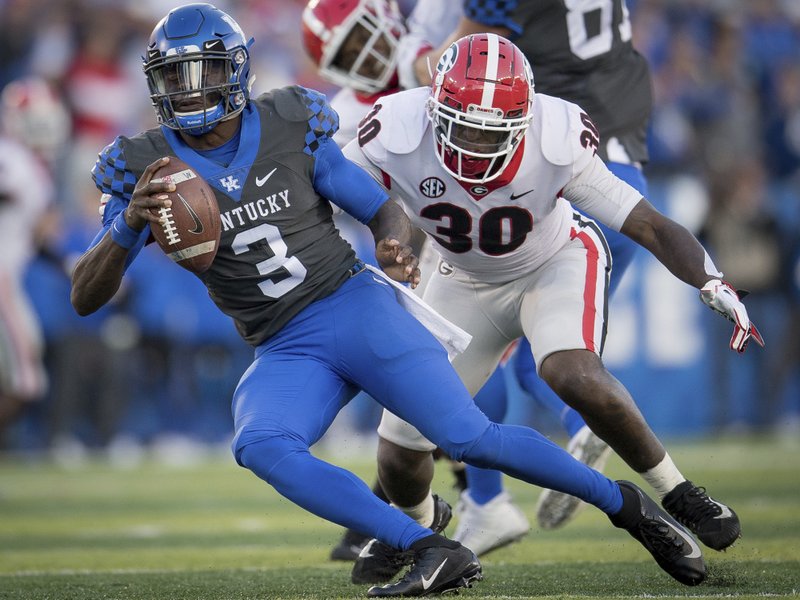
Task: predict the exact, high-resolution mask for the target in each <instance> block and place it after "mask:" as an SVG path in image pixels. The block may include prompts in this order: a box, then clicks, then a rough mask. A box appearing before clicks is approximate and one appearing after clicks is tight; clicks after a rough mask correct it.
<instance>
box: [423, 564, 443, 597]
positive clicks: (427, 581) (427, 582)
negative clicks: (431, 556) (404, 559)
mask: <svg viewBox="0 0 800 600" xmlns="http://www.w3.org/2000/svg"><path fill="white" fill-rule="evenodd" d="M446 562H447V559H446V558H445V559H444V560H443V561H442V564H440V565H439V566H438V567H437V568H436V570H435V571H434V572H433V575H431V578H430V579H425V576H424V575H422V576H421V579H422V589H424V590H427V589H428V588H429V587H431V584H432V583H433V580H434V579H436V578H437V577H438V576H439V573H440V572H441V571H442V569H443V568H444V563H446Z"/></svg>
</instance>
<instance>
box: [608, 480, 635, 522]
mask: <svg viewBox="0 0 800 600" xmlns="http://www.w3.org/2000/svg"><path fill="white" fill-rule="evenodd" d="M618 487H619V491H620V498H621V499H622V504H621V505H620V507H619V508H618V509H617V511H616V512H610V513H607V514H608V516H609V518H610V519H611V523H612V524H613V525H614V527H620V528H622V529H627V528H628V527H632V526H633V525H635V524H636V523H638V522H639V519H641V518H642V513H641V512H640V511H639V499H638V498H637V494H636V492H634V491H633V490H632V489H630V488H628V487H622V486H618ZM626 507H628V510H624V509H625V508H626Z"/></svg>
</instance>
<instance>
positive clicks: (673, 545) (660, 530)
mask: <svg viewBox="0 0 800 600" xmlns="http://www.w3.org/2000/svg"><path fill="white" fill-rule="evenodd" d="M639 531H640V532H641V533H642V537H643V538H645V539H646V540H647V542H648V543H649V545H650V546H652V547H653V549H654V550H656V552H658V553H659V554H660V555H661V556H663V557H664V558H666V559H667V560H669V561H674V560H675V559H677V558H680V557H681V556H683V541H682V540H681V539H679V538H678V537H676V536H675V534H674V533H673V531H672V529H671V528H670V527H669V526H667V525H665V524H664V523H660V522H659V521H654V520H652V519H646V520H645V521H644V522H643V523H642V524H641V525H640V526H639Z"/></svg>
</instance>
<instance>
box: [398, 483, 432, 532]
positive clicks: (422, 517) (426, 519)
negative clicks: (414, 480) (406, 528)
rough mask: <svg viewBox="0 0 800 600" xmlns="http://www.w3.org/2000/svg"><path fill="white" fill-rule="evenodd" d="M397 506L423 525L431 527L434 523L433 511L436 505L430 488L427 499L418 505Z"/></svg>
mask: <svg viewBox="0 0 800 600" xmlns="http://www.w3.org/2000/svg"><path fill="white" fill-rule="evenodd" d="M392 506H394V505H392ZM395 508H397V509H399V510H401V511H402V512H404V513H405V514H407V515H408V516H409V517H411V518H412V519H414V520H415V521H416V522H417V523H419V524H420V525H422V526H423V527H430V526H431V525H432V524H433V513H434V510H435V508H436V505H435V503H434V501H433V494H431V491H430V490H428V495H427V496H426V497H425V499H424V500H423V501H422V502H420V503H419V504H417V505H416V506H396V507H395Z"/></svg>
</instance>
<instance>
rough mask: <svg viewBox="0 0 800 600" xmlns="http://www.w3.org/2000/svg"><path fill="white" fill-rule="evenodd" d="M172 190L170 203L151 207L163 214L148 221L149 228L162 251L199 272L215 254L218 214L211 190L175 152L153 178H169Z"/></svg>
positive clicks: (157, 213) (186, 267)
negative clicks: (165, 205) (159, 221)
mask: <svg viewBox="0 0 800 600" xmlns="http://www.w3.org/2000/svg"><path fill="white" fill-rule="evenodd" d="M169 180H171V181H172V182H173V183H174V184H175V191H174V192H170V193H169V194H168V195H169V197H170V199H171V200H172V206H171V207H169V208H161V209H159V210H156V209H151V210H152V212H153V214H155V215H157V216H159V217H161V218H162V222H161V224H158V223H151V224H150V231H151V232H152V234H153V237H154V238H155V240H156V243H158V245H159V246H160V247H161V249H162V250H163V251H164V253H165V254H166V255H167V256H169V257H170V258H171V259H172V260H174V261H175V262H176V263H178V264H179V265H180V266H182V267H183V268H185V269H188V270H189V271H191V272H193V273H202V272H204V271H206V270H208V268H209V267H210V266H211V263H212V262H213V261H214V257H215V256H216V255H217V249H218V247H219V238H220V216H219V206H218V205H217V199H216V198H215V197H214V191H213V190H212V189H211V186H209V185H208V183H206V181H205V180H204V179H203V178H202V177H200V175H198V174H197V173H195V172H194V171H193V170H192V168H191V167H190V166H189V165H187V164H186V163H185V162H183V161H182V160H180V159H179V158H176V157H174V156H170V157H169V162H168V163H167V164H166V165H164V166H163V167H161V168H159V169H158V170H157V171H156V172H155V174H154V175H153V179H152V181H155V182H160V181H169Z"/></svg>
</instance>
